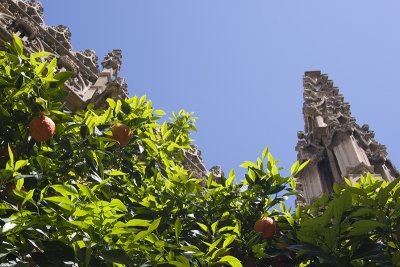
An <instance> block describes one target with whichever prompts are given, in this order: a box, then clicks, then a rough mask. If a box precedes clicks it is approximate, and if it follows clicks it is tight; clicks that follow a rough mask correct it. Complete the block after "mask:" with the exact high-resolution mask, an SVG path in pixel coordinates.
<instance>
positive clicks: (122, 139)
mask: <svg viewBox="0 0 400 267" xmlns="http://www.w3.org/2000/svg"><path fill="white" fill-rule="evenodd" d="M112 138H113V139H114V140H115V141H117V143H118V145H119V146H126V145H127V144H129V141H131V138H132V131H131V128H129V126H128V125H125V124H123V123H116V124H115V125H114V126H113V127H112Z"/></svg>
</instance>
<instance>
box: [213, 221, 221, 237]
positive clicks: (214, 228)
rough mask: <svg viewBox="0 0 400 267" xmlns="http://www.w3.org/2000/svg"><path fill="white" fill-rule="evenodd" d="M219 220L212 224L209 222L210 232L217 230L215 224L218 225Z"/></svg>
mask: <svg viewBox="0 0 400 267" xmlns="http://www.w3.org/2000/svg"><path fill="white" fill-rule="evenodd" d="M218 223H219V221H216V222H214V223H213V224H211V231H212V234H215V232H216V231H217V226H218Z"/></svg>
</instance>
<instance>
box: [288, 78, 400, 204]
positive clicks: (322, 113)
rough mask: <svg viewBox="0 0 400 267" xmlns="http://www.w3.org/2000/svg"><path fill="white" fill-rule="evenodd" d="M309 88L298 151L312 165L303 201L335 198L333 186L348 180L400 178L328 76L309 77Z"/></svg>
mask: <svg viewBox="0 0 400 267" xmlns="http://www.w3.org/2000/svg"><path fill="white" fill-rule="evenodd" d="M303 85H304V104H303V114H304V122H305V127H304V132H298V135H297V136H298V143H297V146H296V151H297V156H298V160H299V161H301V162H304V161H306V160H311V163H310V164H309V166H307V167H306V168H305V169H304V171H303V172H302V173H301V174H300V177H299V178H300V179H299V181H298V183H299V185H300V186H301V187H300V188H301V190H302V196H300V197H299V198H298V202H306V203H309V202H310V201H312V198H313V197H316V196H319V195H321V194H322V193H329V192H330V191H331V190H332V184H333V182H339V183H340V182H343V177H348V178H351V179H352V180H357V179H358V178H359V177H360V175H362V174H365V173H366V172H371V173H373V174H374V175H379V176H382V178H383V179H385V180H388V181H391V180H393V179H395V178H397V177H398V175H399V173H398V172H397V170H396V168H395V167H394V166H393V164H392V163H391V162H390V160H389V159H388V156H387V152H386V147H385V146H383V145H381V144H379V143H378V142H377V141H376V140H375V139H374V136H375V133H374V132H373V131H370V129H369V126H368V125H366V124H364V125H363V126H361V127H360V126H359V125H358V124H357V123H356V120H355V118H354V117H353V116H352V115H351V112H350V105H349V104H348V103H346V102H344V97H343V96H342V95H341V94H340V93H339V89H338V88H337V87H334V86H333V82H332V81H331V80H329V79H328V76H327V75H325V74H321V73H320V72H319V71H310V72H305V75H304V83H303Z"/></svg>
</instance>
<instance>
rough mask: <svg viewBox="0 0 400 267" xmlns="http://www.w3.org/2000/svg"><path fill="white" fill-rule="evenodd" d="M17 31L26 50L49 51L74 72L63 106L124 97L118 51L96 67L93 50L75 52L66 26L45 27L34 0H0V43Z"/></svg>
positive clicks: (62, 66)
mask: <svg viewBox="0 0 400 267" xmlns="http://www.w3.org/2000/svg"><path fill="white" fill-rule="evenodd" d="M13 33H16V34H17V35H18V36H19V37H20V38H21V39H22V40H23V42H24V45H25V48H26V50H27V51H28V52H29V53H34V52H39V51H48V52H51V53H53V54H54V55H56V57H57V58H58V61H57V62H58V63H57V64H58V67H59V69H62V70H67V71H71V72H73V77H72V78H71V79H70V80H69V81H67V83H66V88H67V89H68V92H69V94H68V96H67V97H66V99H65V102H66V106H67V107H68V108H69V109H71V110H73V111H74V110H78V109H84V108H85V107H86V106H87V105H88V104H89V103H92V104H94V105H95V106H96V107H100V108H101V107H103V106H104V105H105V104H106V103H105V101H104V100H105V99H106V98H108V97H112V98H114V99H120V98H125V97H127V96H128V90H127V86H126V83H125V80H124V79H123V78H120V77H118V72H119V70H120V66H121V58H122V54H121V50H113V51H111V52H110V53H109V54H108V55H107V56H106V57H105V58H104V60H103V62H102V67H103V68H102V71H99V69H98V63H97V61H98V58H97V56H96V53H95V52H94V51H93V50H89V49H87V50H84V51H74V50H73V49H72V46H71V32H70V30H69V29H68V27H66V26H62V25H59V26H48V25H46V24H45V23H44V20H43V7H42V5H41V4H40V3H39V2H37V1H34V0H1V1H0V43H1V44H0V46H2V45H3V43H4V41H12V35H13Z"/></svg>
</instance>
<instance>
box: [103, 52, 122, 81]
mask: <svg viewBox="0 0 400 267" xmlns="http://www.w3.org/2000/svg"><path fill="white" fill-rule="evenodd" d="M121 64H122V51H121V50H120V49H114V50H113V51H111V52H109V53H108V54H107V55H106V56H105V57H104V59H103V61H102V62H101V65H102V66H103V68H104V69H110V70H112V72H113V75H114V76H115V77H117V76H118V72H119V71H120V69H121Z"/></svg>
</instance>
